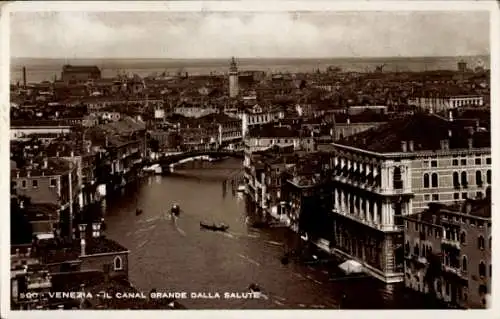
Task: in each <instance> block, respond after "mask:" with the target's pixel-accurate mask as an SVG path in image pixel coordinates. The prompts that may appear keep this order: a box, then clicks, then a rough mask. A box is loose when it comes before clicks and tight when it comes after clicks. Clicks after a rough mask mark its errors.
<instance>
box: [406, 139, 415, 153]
mask: <svg viewBox="0 0 500 319" xmlns="http://www.w3.org/2000/svg"><path fill="white" fill-rule="evenodd" d="M408 150H409V151H410V152H413V151H415V147H414V143H413V141H408Z"/></svg>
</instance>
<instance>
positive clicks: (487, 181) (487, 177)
mask: <svg viewBox="0 0 500 319" xmlns="http://www.w3.org/2000/svg"><path fill="white" fill-rule="evenodd" d="M486 183H488V184H491V170H490V169H489V170H487V171H486Z"/></svg>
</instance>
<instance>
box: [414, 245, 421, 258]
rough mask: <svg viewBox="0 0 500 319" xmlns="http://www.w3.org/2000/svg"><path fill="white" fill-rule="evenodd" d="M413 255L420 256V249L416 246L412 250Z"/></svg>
mask: <svg viewBox="0 0 500 319" xmlns="http://www.w3.org/2000/svg"><path fill="white" fill-rule="evenodd" d="M413 253H414V254H415V256H420V249H419V248H418V244H415V247H414V248H413Z"/></svg>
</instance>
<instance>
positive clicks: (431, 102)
mask: <svg viewBox="0 0 500 319" xmlns="http://www.w3.org/2000/svg"><path fill="white" fill-rule="evenodd" d="M408 104H409V105H413V106H415V107H419V108H421V109H423V110H428V111H429V112H431V113H441V112H443V111H445V112H446V111H449V110H452V109H457V108H460V107H471V106H472V107H477V108H480V107H483V105H484V98H483V96H480V95H456V96H447V97H440V96H435V97H415V98H412V99H409V100H408Z"/></svg>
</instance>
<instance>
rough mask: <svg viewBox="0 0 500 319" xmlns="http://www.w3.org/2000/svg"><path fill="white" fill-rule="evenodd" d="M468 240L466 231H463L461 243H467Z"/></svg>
mask: <svg viewBox="0 0 500 319" xmlns="http://www.w3.org/2000/svg"><path fill="white" fill-rule="evenodd" d="M466 241H467V236H466V235H465V232H464V231H463V232H461V233H460V243H461V244H465V242H466Z"/></svg>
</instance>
